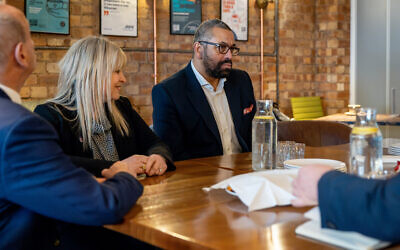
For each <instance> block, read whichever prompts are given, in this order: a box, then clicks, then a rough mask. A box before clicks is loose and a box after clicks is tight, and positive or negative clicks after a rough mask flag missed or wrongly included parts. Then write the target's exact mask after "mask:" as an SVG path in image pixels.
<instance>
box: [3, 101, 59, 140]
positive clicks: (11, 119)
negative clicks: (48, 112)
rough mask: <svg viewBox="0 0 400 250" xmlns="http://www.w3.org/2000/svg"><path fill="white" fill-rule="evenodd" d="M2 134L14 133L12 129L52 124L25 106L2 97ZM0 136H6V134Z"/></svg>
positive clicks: (46, 126) (47, 126) (48, 126)
mask: <svg viewBox="0 0 400 250" xmlns="http://www.w3.org/2000/svg"><path fill="white" fill-rule="evenodd" d="M0 109H1V110H2V112H0V134H2V133H12V131H16V130H18V129H19V130H21V129H24V128H27V127H29V128H39V127H45V128H50V130H51V126H50V125H49V124H48V123H47V122H46V120H44V119H43V118H42V117H41V116H39V115H37V114H35V113H33V112H31V111H30V110H28V109H26V108H25V107H23V106H21V105H19V104H16V103H13V102H11V101H4V100H2V99H1V98H0ZM0 137H2V138H4V136H1V135H0Z"/></svg>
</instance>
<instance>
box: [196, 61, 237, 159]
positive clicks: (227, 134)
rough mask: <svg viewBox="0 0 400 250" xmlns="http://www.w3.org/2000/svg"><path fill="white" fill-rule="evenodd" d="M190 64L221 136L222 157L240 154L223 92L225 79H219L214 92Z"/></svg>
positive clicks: (233, 125)
mask: <svg viewBox="0 0 400 250" xmlns="http://www.w3.org/2000/svg"><path fill="white" fill-rule="evenodd" d="M190 64H191V66H192V70H193V72H194V75H195V76H196V78H197V80H198V81H199V83H200V85H201V88H202V89H203V92H204V94H205V95H206V97H207V100H208V103H209V104H210V107H211V110H212V112H213V115H214V119H215V122H216V123H217V127H218V131H219V134H220V136H221V142H222V148H223V153H224V155H228V154H234V153H240V152H242V148H241V146H240V144H239V141H238V139H237V136H236V132H235V124H233V120H232V114H231V110H230V108H229V103H228V99H227V98H226V94H225V90H224V85H225V81H226V78H221V79H219V83H218V86H217V89H216V90H215V91H214V87H213V86H212V85H211V84H210V83H209V82H208V81H207V80H206V79H205V78H204V77H203V76H202V75H201V74H200V73H199V72H198V71H197V70H196V68H195V67H194V64H193V61H192V62H191V63H190Z"/></svg>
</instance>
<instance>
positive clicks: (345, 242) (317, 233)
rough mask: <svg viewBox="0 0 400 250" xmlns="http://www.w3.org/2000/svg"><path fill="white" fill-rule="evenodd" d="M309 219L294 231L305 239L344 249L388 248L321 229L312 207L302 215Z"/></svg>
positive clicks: (372, 240)
mask: <svg viewBox="0 0 400 250" xmlns="http://www.w3.org/2000/svg"><path fill="white" fill-rule="evenodd" d="M304 217H306V218H307V219H310V221H307V222H305V223H303V224H301V225H300V226H298V227H297V228H296V230H295V232H296V234H299V235H302V236H305V237H307V238H311V239H315V240H318V241H322V242H326V243H328V244H332V245H335V246H338V247H340V248H344V249H357V250H359V249H365V250H367V249H379V248H383V247H386V246H388V245H389V244H390V243H389V242H385V241H380V240H378V239H375V238H371V237H368V236H365V235H362V234H360V233H357V232H352V231H339V230H334V229H328V228H321V215H320V210H319V207H314V208H313V209H311V210H309V211H308V212H306V213H305V214H304Z"/></svg>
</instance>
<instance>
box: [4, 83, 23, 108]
mask: <svg viewBox="0 0 400 250" xmlns="http://www.w3.org/2000/svg"><path fill="white" fill-rule="evenodd" d="M0 89H2V90H3V91H4V92H6V94H7V95H8V96H9V97H10V99H11V101H13V102H15V103H18V104H21V96H20V95H19V93H18V92H17V91H15V90H13V89H12V88H9V87H7V86H6V85H4V84H1V83H0Z"/></svg>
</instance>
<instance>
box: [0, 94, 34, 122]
mask: <svg viewBox="0 0 400 250" xmlns="http://www.w3.org/2000/svg"><path fill="white" fill-rule="evenodd" d="M0 110H1V112H0V123H2V122H9V123H14V122H15V121H17V120H18V119H23V118H24V117H29V116H34V115H33V114H32V112H31V111H29V110H28V109H26V108H25V107H23V106H22V105H20V104H17V103H14V102H12V101H10V100H8V99H4V98H0Z"/></svg>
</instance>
